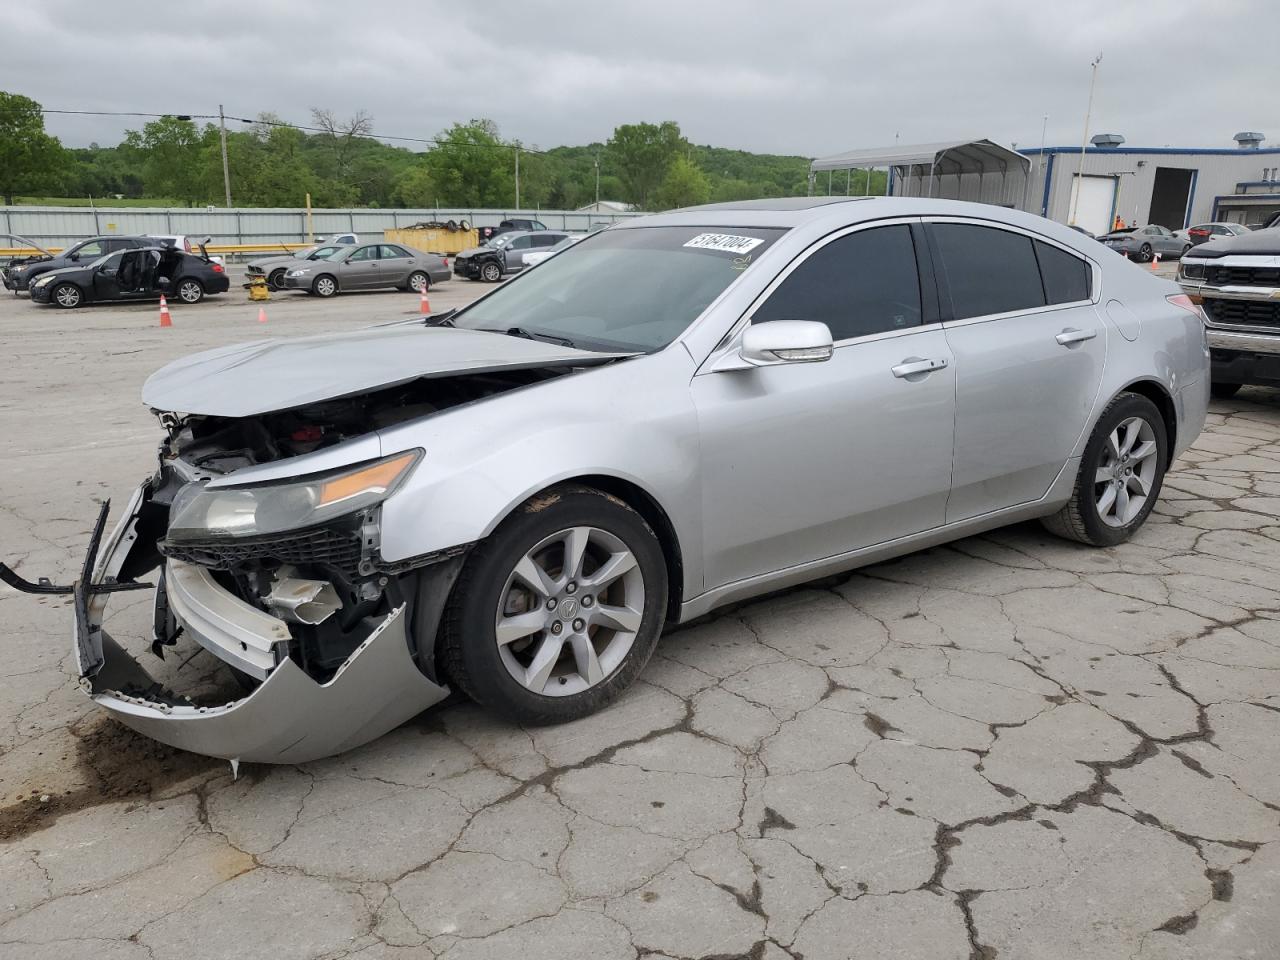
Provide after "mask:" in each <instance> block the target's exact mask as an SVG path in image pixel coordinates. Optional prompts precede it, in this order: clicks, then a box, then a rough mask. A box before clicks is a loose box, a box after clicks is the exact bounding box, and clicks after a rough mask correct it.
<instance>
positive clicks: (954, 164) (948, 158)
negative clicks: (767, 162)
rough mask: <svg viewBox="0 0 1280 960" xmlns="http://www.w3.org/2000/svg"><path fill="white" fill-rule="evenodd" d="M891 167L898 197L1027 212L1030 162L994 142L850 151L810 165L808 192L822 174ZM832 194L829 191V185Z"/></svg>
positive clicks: (892, 191) (891, 189)
mask: <svg viewBox="0 0 1280 960" xmlns="http://www.w3.org/2000/svg"><path fill="white" fill-rule="evenodd" d="M879 168H888V170H889V179H888V183H887V184H886V189H887V190H888V192H889V193H890V194H892V195H893V196H896V197H946V198H947V199H951V200H975V201H978V202H981V203H993V204H996V205H998V206H1002V207H1018V208H1019V209H1024V210H1025V209H1026V203H1027V189H1028V187H1029V185H1030V182H1031V161H1030V160H1029V159H1028V158H1027V157H1024V156H1023V155H1022V154H1020V153H1017V152H1015V151H1013V150H1010V149H1009V148H1008V147H1002V146H1000V144H998V143H994V142H992V141H991V140H953V141H946V142H943V143H919V144H913V145H907V144H902V145H894V146H892V147H878V148H875V149H870V150H849V151H846V152H845V153H837V154H834V155H832V156H829V157H820V158H818V159H817V160H814V161H813V162H812V163H810V164H809V192H810V193H813V188H814V183H815V180H816V178H817V175H818V173H819V172H821V171H823V170H826V171H828V175H827V176H828V185H830V182H831V181H830V171H833V170H875V169H879ZM828 192H830V188H829V186H828Z"/></svg>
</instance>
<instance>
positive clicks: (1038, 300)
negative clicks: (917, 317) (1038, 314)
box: [933, 223, 1045, 320]
mask: <svg viewBox="0 0 1280 960" xmlns="http://www.w3.org/2000/svg"><path fill="white" fill-rule="evenodd" d="M933 235H934V238H935V239H936V241H937V244H938V252H939V254H940V255H941V257H942V267H943V269H944V270H945V271H946V277H947V286H948V287H949V288H950V289H951V306H952V308H953V309H954V311H955V319H957V320H963V319H965V318H966V317H983V316H986V315H987V314H991V313H1007V312H1009V311H1011V310H1030V309H1032V308H1034V307H1043V306H1044V305H1045V299H1044V288H1043V287H1042V286H1041V284H1040V269H1039V267H1038V266H1037V264H1036V255H1035V251H1033V250H1032V248H1031V238H1030V237H1026V236H1023V235H1022V234H1020V233H1010V232H1009V231H1008V230H997V229H995V228H994V227H978V226H974V225H972V224H968V223H935V224H933Z"/></svg>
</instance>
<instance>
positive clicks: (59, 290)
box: [53, 283, 84, 310]
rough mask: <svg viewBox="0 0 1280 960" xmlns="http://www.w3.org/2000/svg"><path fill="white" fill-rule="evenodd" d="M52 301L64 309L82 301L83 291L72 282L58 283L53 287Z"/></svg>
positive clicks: (72, 308)
mask: <svg viewBox="0 0 1280 960" xmlns="http://www.w3.org/2000/svg"><path fill="white" fill-rule="evenodd" d="M53 302H54V303H56V304H57V305H58V306H60V307H62V308H63V309H66V310H74V309H75V308H76V307H78V306H80V304H82V303H84V293H83V292H81V290H80V288H79V287H77V286H76V285H75V284H74V283H60V284H58V285H57V286H56V287H54V289H53Z"/></svg>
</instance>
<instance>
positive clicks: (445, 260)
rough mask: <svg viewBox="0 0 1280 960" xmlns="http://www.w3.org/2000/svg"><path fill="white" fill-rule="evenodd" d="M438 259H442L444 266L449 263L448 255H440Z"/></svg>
mask: <svg viewBox="0 0 1280 960" xmlns="http://www.w3.org/2000/svg"><path fill="white" fill-rule="evenodd" d="M440 259H441V260H443V261H444V265H445V266H446V267H447V266H448V265H449V258H448V257H441V258H440Z"/></svg>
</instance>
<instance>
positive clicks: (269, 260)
mask: <svg viewBox="0 0 1280 960" xmlns="http://www.w3.org/2000/svg"><path fill="white" fill-rule="evenodd" d="M341 249H342V244H337V243H320V244H316V245H314V246H310V247H305V248H304V249H302V250H295V251H294V252H293V253H280V254H271V255H270V256H266V257H255V258H254V259H253V260H250V261H249V262H248V263H246V264H245V273H246V275H248V277H249V279H250V280H252V279H253V278H254V277H266V279H267V285H268V286H269V287H271V289H272V290H279V289H281V288H282V287H283V286H284V278H285V275H286V274H287V273H288V272H289V271H290V270H295V269H297V268H298V266H300V264H299V262H298V261H300V260H301V261H309V260H323V259H324V258H325V257H328V256H329V255H331V254H334V253H337V252H338V251H339V250H341Z"/></svg>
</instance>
